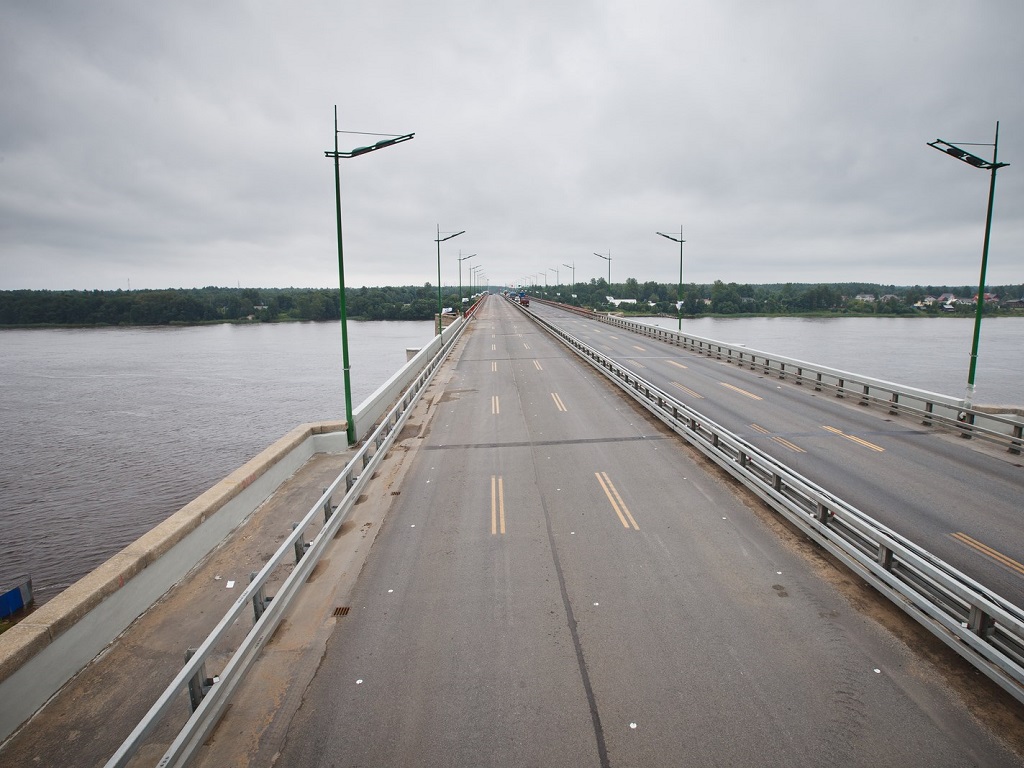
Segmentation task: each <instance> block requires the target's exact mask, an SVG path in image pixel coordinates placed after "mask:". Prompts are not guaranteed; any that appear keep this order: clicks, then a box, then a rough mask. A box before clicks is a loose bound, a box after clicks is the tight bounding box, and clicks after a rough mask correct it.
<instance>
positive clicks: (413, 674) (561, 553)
mask: <svg viewBox="0 0 1024 768" xmlns="http://www.w3.org/2000/svg"><path fill="white" fill-rule="evenodd" d="M597 330H600V331H601V333H600V334H599V335H602V336H604V335H617V336H620V335H622V334H621V333H619V332H616V333H614V334H610V333H609V332H608V331H607V330H605V329H595V330H594V332H595V334H596V332H597ZM620 340H621V339H619V340H615V341H620ZM626 343H628V344H630V345H632V346H634V347H644V348H645V349H643V350H640V349H633V357H634V359H636V360H637V361H638V362H641V363H642V365H644V366H647V367H648V368H652V367H653V366H654V362H653V359H654V358H656V359H657V360H659V361H662V360H666V361H667V360H668V358H669V357H670V353H669V352H668V351H667V350H668V348H667V347H666V348H665V349H659V350H657V351H656V352H650V351H649V348H650V347H653V343H651V342H647V341H646V340H645V341H643V342H639V341H636V340H635V338H634V339H630V340H627V342H626ZM459 347H460V348H459V350H458V352H457V353H456V354H457V360H456V361H455V362H454V363H452V364H453V365H454V366H455V368H454V371H453V372H452V373H451V379H450V381H449V383H448V385H447V388H446V390H445V394H444V397H441V398H439V399H437V400H436V401H435V405H434V407H433V413H432V416H431V419H430V421H429V423H428V424H427V425H425V427H424V429H423V432H422V433H421V435H420V437H421V438H422V439H420V440H418V447H417V448H416V449H415V454H414V455H413V456H412V457H411V463H410V465H409V469H408V472H407V474H406V476H405V478H404V481H403V482H402V485H401V489H400V492H399V493H398V495H395V496H394V500H393V503H392V506H391V508H390V510H389V511H388V513H387V517H386V519H385V522H384V525H383V527H382V529H381V530H380V533H379V534H378V536H377V538H376V541H375V542H374V544H373V548H372V549H371V550H370V553H369V556H368V558H367V560H366V563H365V566H364V567H363V570H362V572H361V574H360V576H359V578H358V580H357V582H356V583H355V586H354V587H353V589H352V591H351V593H350V594H349V605H348V606H346V607H347V608H349V611H348V613H347V615H346V616H344V617H342V618H337V619H336V620H335V619H332V621H335V622H336V623H335V624H334V625H333V629H332V630H331V635H330V637H329V639H328V640H327V642H326V646H325V650H324V652H323V655H322V658H321V659H320V661H319V668H318V670H317V674H316V675H315V677H314V678H313V680H312V682H311V683H310V684H309V686H308V688H306V689H305V691H304V692H303V695H302V702H301V705H300V706H299V707H298V711H297V713H296V715H295V717H294V718H293V719H292V721H291V723H290V725H289V726H288V727H287V729H286V732H285V736H284V740H283V743H282V744H281V745H280V747H279V754H278V755H277V757H276V764H277V765H284V766H299V765H301V766H384V765H408V766H509V765H515V766H616V767H619V766H686V765H696V766H704V765H723V766H724V765H788V766H801V765H806V766H820V765H882V764H886V765H904V766H911V765H914V766H916V765H929V766H964V765H1019V764H1020V760H1019V759H1018V757H1017V756H1016V755H1014V754H1013V753H1012V752H1010V751H1008V750H1007V748H1006V747H1005V746H1004V744H1003V742H1002V741H1001V740H1000V735H997V734H994V733H993V732H992V731H991V730H990V727H989V726H985V725H982V724H980V723H979V721H978V720H976V719H975V718H974V717H972V715H971V713H970V712H968V710H967V709H966V707H965V705H964V704H963V701H962V699H961V697H960V695H959V694H958V693H957V692H956V691H954V690H952V689H951V688H950V687H948V684H947V682H946V679H947V678H946V677H944V676H943V675H942V674H940V673H939V671H937V670H936V669H935V667H934V666H933V665H932V664H931V663H930V662H929V661H927V660H925V659H922V658H920V657H919V656H918V655H917V654H915V653H914V651H913V650H912V649H910V648H908V647H907V646H906V645H905V644H904V643H903V642H902V641H901V640H899V639H898V638H897V637H895V636H894V635H893V634H890V632H889V631H887V630H886V629H885V628H883V627H882V626H881V625H880V624H879V623H877V622H875V621H874V620H873V619H872V618H870V617H868V616H865V615H864V614H863V613H862V612H861V611H860V610H859V609H858V606H857V605H856V604H855V602H854V601H852V600H851V598H850V594H849V591H848V590H847V591H843V590H841V589H839V588H837V586H836V582H837V581H842V578H841V577H840V578H838V579H837V578H827V577H825V576H826V575H827V572H829V571H833V570H834V569H832V568H831V566H829V565H828V564H827V563H825V561H824V560H823V559H822V558H820V557H818V558H816V557H814V556H812V555H808V554H807V549H808V548H807V547H806V546H803V547H801V546H797V545H796V544H794V543H793V539H795V537H793V536H790V537H789V538H788V539H787V537H785V536H780V535H779V533H778V531H776V530H774V529H773V527H772V525H771V524H770V523H769V522H766V519H765V515H766V513H765V512H764V511H763V510H762V509H760V508H759V505H756V504H754V503H753V502H751V501H749V500H747V497H746V495H745V494H743V493H742V492H741V491H739V490H738V489H737V487H736V486H735V485H734V484H732V483H729V482H726V481H725V480H724V479H723V475H722V474H721V473H720V472H718V471H717V470H715V469H714V468H713V467H712V466H710V465H709V464H708V463H706V462H705V461H703V460H702V459H700V458H699V457H698V456H697V454H696V453H695V452H694V451H692V450H691V449H690V448H688V447H687V446H686V445H685V444H684V443H683V442H682V441H681V440H680V439H678V438H676V437H675V436H673V435H671V434H670V433H668V432H667V431H666V430H664V429H662V428H661V427H659V426H658V425H657V424H656V423H655V422H653V421H652V420H651V419H649V418H648V417H647V416H646V415H645V414H644V413H642V412H641V411H639V410H638V408H637V407H636V406H635V405H633V404H632V402H631V401H629V400H628V399H627V398H625V397H624V396H622V395H620V394H619V393H618V392H617V390H616V389H614V387H613V386H612V385H610V384H609V383H607V382H605V381H604V380H603V379H601V378H600V377H599V376H598V375H596V374H595V373H593V372H592V371H591V370H590V369H589V368H588V367H587V366H586V365H585V364H584V363H582V362H580V361H578V360H577V359H576V358H574V357H573V356H571V354H570V353H569V352H568V351H566V350H565V349H564V348H563V347H562V346H560V345H559V344H558V343H557V342H555V341H554V340H553V339H551V337H549V336H548V335H546V334H545V333H544V332H542V331H541V330H539V328H538V327H537V326H536V325H535V324H533V323H532V322H531V321H529V320H528V319H527V318H525V317H524V316H523V315H522V314H521V313H519V311H518V310H517V309H516V308H514V307H512V306H510V305H509V304H507V303H506V302H505V301H504V300H502V299H500V298H499V297H490V298H489V299H488V300H487V301H486V302H485V304H484V306H483V307H482V309H481V311H480V313H479V315H478V318H477V320H476V321H475V322H474V324H473V326H472V327H471V329H470V331H468V332H467V335H466V337H464V339H463V340H462V341H461V342H460V343H459ZM641 356H642V357H641ZM677 362H678V361H677ZM657 364H658V365H661V362H658V363H657ZM685 365H687V366H690V362H686V363H685ZM670 367H671V366H669V365H668V363H667V362H666V363H665V370H666V371H667V370H668V368H670ZM722 368H723V369H724V368H725V367H724V366H722ZM679 370H680V373H681V374H687V372H688V371H691V370H692V368H690V367H688V368H687V369H686V370H683V369H679ZM646 372H647V371H641V373H646ZM673 375H675V374H673ZM724 376H725V374H724V372H723V374H722V378H723V380H725V381H729V382H730V383H732V382H733V381H734V379H726V378H724ZM680 381H681V383H682V384H683V385H684V386H686V387H689V388H691V389H692V390H693V391H694V392H698V391H699V389H700V388H701V387H703V386H705V385H706V386H707V387H708V388H709V389H714V390H715V392H716V393H718V392H719V391H720V390H723V389H727V388H725V387H722V386H721V384H717V383H716V384H712V382H711V380H710V379H708V380H707V382H706V383H705V384H702V383H700V381H698V380H697V379H696V378H695V376H694V375H693V374H690V376H689V378H687V379H686V380H685V381H683V380H680ZM733 386H736V387H739V388H741V389H744V390H747V391H749V392H751V393H754V394H756V395H758V396H760V397H762V398H765V399H768V398H767V394H768V393H767V392H766V391H765V389H764V388H763V387H764V386H766V385H765V383H764V382H761V381H758V380H757V379H756V377H752V376H749V375H744V380H743V381H741V383H739V384H733ZM759 386H760V387H762V388H760V389H758V388H757V387H759ZM786 389H787V388H786V387H783V389H782V390H776V385H775V383H774V382H771V390H772V392H773V393H775V392H783V393H785V390H786ZM732 394H735V393H732ZM709 395H710V392H709ZM773 397H780V398H783V397H786V398H792V397H794V396H793V395H789V394H788V393H785V394H782V395H776V394H773ZM740 398H741V399H740ZM801 398H803V399H801V400H800V403H801V404H805V403H806V402H807V401H809V400H810V397H809V396H805V395H801ZM706 399H707V400H710V399H711V398H710V397H706ZM819 399H821V400H824V399H825V398H819ZM745 400H750V402H751V403H757V402H759V401H756V400H754V399H753V398H748V397H746V396H744V395H738V399H737V402H739V403H742V402H743V401H745ZM703 402H704V400H701V403H702V404H703ZM760 402H762V403H763V402H764V401H763V400H762V401H760ZM724 407H726V408H728V407H734V408H736V409H737V413H740V411H739V408H738V406H724ZM698 409H701V408H700V407H698ZM797 410H798V412H800V411H806V410H807V409H806V408H805V407H804V406H801V408H798V409H797ZM846 410H848V409H846ZM774 412H775V410H774V409H772V410H769V411H766V412H758V413H757V414H756V415H752V414H749V413H747V412H742V414H741V415H740V418H741V419H742V420H743V421H744V422H746V423H747V424H750V423H757V424H759V425H762V426H763V427H764V428H765V429H766V430H767V431H768V432H767V434H765V435H764V437H765V439H766V440H770V438H771V436H774V435H780V434H785V435H787V436H788V438H787V439H791V440H792V442H793V443H794V444H799V445H803V446H805V450H807V451H808V454H810V453H812V452H815V453H822V454H824V455H827V456H831V459H830V461H832V463H833V464H834V465H836V466H839V465H842V466H844V467H847V468H849V470H850V471H851V472H852V473H853V476H856V473H857V472H858V471H861V470H863V469H865V468H868V474H869V476H871V477H873V478H874V479H873V480H872V481H871V482H872V483H873V484H874V485H876V486H878V488H879V489H882V488H883V487H884V486H886V485H887V484H888V482H889V481H888V480H887V479H886V475H884V474H881V475H879V474H875V473H876V472H877V473H885V472H889V471H890V470H889V469H887V464H888V460H889V458H890V457H889V456H884V457H883V458H882V459H881V460H879V459H878V457H876V456H874V455H872V454H874V453H877V452H875V451H871V450H870V449H865V450H866V455H865V457H864V458H863V459H862V460H859V464H860V466H859V467H858V466H850V465H853V464H856V463H858V462H857V461H855V460H854V459H851V458H850V456H851V455H852V454H849V453H847V454H844V455H842V456H840V455H838V454H835V453H834V450H836V449H838V448H839V447H840V446H841V447H842V448H845V449H848V448H849V446H844V445H843V443H844V442H851V441H847V440H844V438H842V437H841V436H838V435H836V434H835V433H829V432H827V431H826V430H824V429H822V427H821V426H820V425H819V424H818V422H821V421H824V422H825V423H827V424H828V425H830V426H835V427H836V428H837V429H839V430H841V431H842V432H843V433H844V434H855V435H857V436H860V437H862V439H864V440H866V441H868V442H874V443H878V444H880V445H882V446H883V447H884V448H885V449H886V451H887V452H889V453H896V452H897V451H895V450H893V447H894V446H896V445H900V446H902V445H916V444H917V443H920V442H924V440H921V439H919V438H916V437H912V436H911V435H909V434H907V429H906V427H905V426H903V425H896V426H894V427H892V430H893V432H894V435H893V436H892V437H888V436H883V435H880V434H879V433H880V432H884V431H886V429H885V427H884V426H883V425H882V423H881V420H879V419H877V418H874V419H872V420H871V422H870V424H871V426H872V429H871V430H870V434H868V433H867V432H866V431H864V430H863V429H854V427H853V426H851V424H850V422H839V421H836V420H835V419H834V418H833V416H832V415H831V414H830V415H829V416H828V417H827V419H826V418H824V417H820V416H817V415H813V416H812V415H811V414H810V413H805V414H803V415H801V416H800V417H799V418H801V419H802V418H806V419H807V422H806V423H804V422H802V421H797V417H796V416H794V415H793V414H789V415H786V416H783V415H781V412H779V415H777V416H773V415H772V414H773V413H774ZM715 418H718V416H717V415H716V416H715ZM748 431H749V430H748ZM805 433H806V434H805ZM819 433H821V434H819ZM812 435H813V437H812ZM936 442H938V441H936ZM833 444H834V445H833ZM859 447H861V448H863V446H859ZM798 457H799V455H798ZM870 461H876V462H877V464H878V466H877V468H876V467H875V465H873V464H871V465H870V467H869V462H870ZM916 461H919V462H922V463H924V464H928V461H925V460H924V459H916ZM904 479H905V480H906V481H907V483H908V484H909V483H911V482H913V478H909V477H907V478H904ZM850 482H855V481H854V480H851V481H850ZM876 493H879V494H880V493H882V490H879V491H876ZM1001 735H1003V736H1007V735H1008V734H1001Z"/></svg>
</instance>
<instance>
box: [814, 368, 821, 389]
mask: <svg viewBox="0 0 1024 768" xmlns="http://www.w3.org/2000/svg"><path fill="white" fill-rule="evenodd" d="M814 391H815V392H821V372H819V373H818V375H817V376H816V377H815V379H814Z"/></svg>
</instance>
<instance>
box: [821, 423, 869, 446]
mask: <svg viewBox="0 0 1024 768" xmlns="http://www.w3.org/2000/svg"><path fill="white" fill-rule="evenodd" d="M821 428H822V429H825V430H828V431H829V432H831V433H832V434H834V435H839V436H840V437H845V438H846V439H847V440H852V441H853V442H855V443H857V445H863V446H864V447H865V448H870V449H871V450H872V451H878V452H879V453H882V452H883V451H884V450H885V448H883V447H882V446H880V445H875V444H874V443H869V442H868V441H867V440H861V439H860V438H859V437H854V436H853V435H848V434H846V433H845V432H843V430H841V429H836V428H835V427H829V426H826V425H822V427H821Z"/></svg>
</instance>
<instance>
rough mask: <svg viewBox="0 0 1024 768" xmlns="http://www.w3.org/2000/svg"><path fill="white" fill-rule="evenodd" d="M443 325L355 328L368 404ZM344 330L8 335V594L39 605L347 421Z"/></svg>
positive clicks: (2, 549) (3, 579) (2, 496)
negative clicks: (30, 594)
mask: <svg viewBox="0 0 1024 768" xmlns="http://www.w3.org/2000/svg"><path fill="white" fill-rule="evenodd" d="M433 329H434V324H433V322H431V321H424V322H386V321H381V322H372V323H362V322H352V323H349V348H350V361H351V365H352V400H353V402H354V403H361V402H362V401H363V400H364V399H366V397H368V396H369V395H370V394H372V393H373V391H374V390H375V389H376V388H377V387H378V386H380V385H381V384H382V383H383V382H384V381H385V380H387V378H388V377H389V376H390V375H391V374H392V373H394V372H395V371H397V370H398V369H399V368H400V367H401V366H402V365H403V364H404V363H405V349H406V347H422V346H424V345H425V344H426V343H427V342H429V341H430V339H431V337H432V336H433V333H434V330H433ZM341 372H342V352H341V330H340V328H339V326H338V324H337V323H336V322H334V323H282V324H275V325H262V324H257V325H213V326H197V327H177V328H132V329H114V328H111V329H73V330H6V331H0V424H2V433H0V435H2V440H0V588H2V587H3V585H5V584H8V583H9V582H10V581H11V580H12V579H13V578H15V577H17V576H19V575H21V574H26V573H27V574H31V575H32V578H33V586H34V588H35V592H36V599H37V602H39V603H42V602H45V601H46V600H48V599H49V598H51V597H53V596H54V595H55V594H57V593H58V592H60V591H61V590H62V589H63V588H64V587H66V586H68V585H69V584H71V583H73V582H74V581H75V580H77V579H79V578H80V577H82V576H83V575H85V574H86V573H88V572H89V571H90V570H92V569H93V568H95V567H96V566H97V565H99V564H100V563H102V562H103V561H105V560H106V559H107V558H109V557H110V556H111V555H112V554H114V553H115V552H117V551H118V550H120V549H122V548H123V547H125V546H126V545H128V544H129V543H131V542H132V541H134V540H135V539H136V538H138V537H139V536H140V535H142V534H143V533H145V532H146V531H147V530H149V529H150V528H152V527H153V526H154V525H156V524H157V523H159V522H160V521H161V520H163V519H165V518H166V517H168V516H169V515H170V514H172V513H173V512H175V511H177V510H178V509H179V508H181V507H182V506H184V505H185V504H186V503H188V502H189V501H191V500H192V499H193V498H195V497H196V496H198V495H199V494H200V493H202V492H203V491H205V490H206V489H207V488H209V487H210V486H212V485H214V484H215V483H216V482H218V481H219V480H220V479H221V478H223V477H224V476H225V475H227V474H229V473H230V472H232V471H233V470H234V469H236V468H237V467H239V466H240V465H242V464H244V463H245V462H246V461H248V460H249V459H250V458H252V457H253V456H255V455H256V454H257V453H259V452H260V451H262V450H263V449H264V448H266V447H267V446H268V445H270V444H271V443H273V442H274V441H275V440H277V439H278V438H279V437H281V436H282V435H284V434H285V433H286V432H288V431H289V430H291V429H292V428H293V427H295V426H297V425H299V424H301V423H304V422H311V421H324V420H331V419H338V420H343V419H344V418H345V401H344V386H343V383H342V376H341Z"/></svg>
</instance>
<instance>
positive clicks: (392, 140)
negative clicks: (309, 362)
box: [324, 105, 416, 445]
mask: <svg viewBox="0 0 1024 768" xmlns="http://www.w3.org/2000/svg"><path fill="white" fill-rule="evenodd" d="M338 133H340V131H338V107H337V105H335V107H334V151H333V152H331V151H327V152H324V156H325V157H332V158H334V200H335V209H336V211H337V220H338V277H339V280H340V281H341V289H340V290H341V294H340V298H339V309H340V313H341V355H342V367H343V368H344V379H345V421H346V423H347V436H348V444H349V445H354V444H355V442H356V425H355V421H354V419H353V418H352V379H351V366H350V364H349V357H348V323H347V316H346V310H345V250H344V247H343V246H342V240H341V170H340V168H339V165H338V160H339V159H340V158H342V157H346V158H348V157H358V156H359V155H365V154H366V153H368V152H376V151H377V150H378V149H384V148H385V147H390V146H392V145H393V144H401V143H402V142H403V141H409V139H411V138H412V137H413V136H415V135H416V134H414V133H406V134H403V135H401V136H389V137H388V138H386V139H382V140H381V141H378V142H377V143H376V144H371V145H369V146H366V147H356V148H355V149H353V150H350V151H348V152H341V151H339V150H338ZM371 135H372V134H371ZM376 135H379V134H376Z"/></svg>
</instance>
